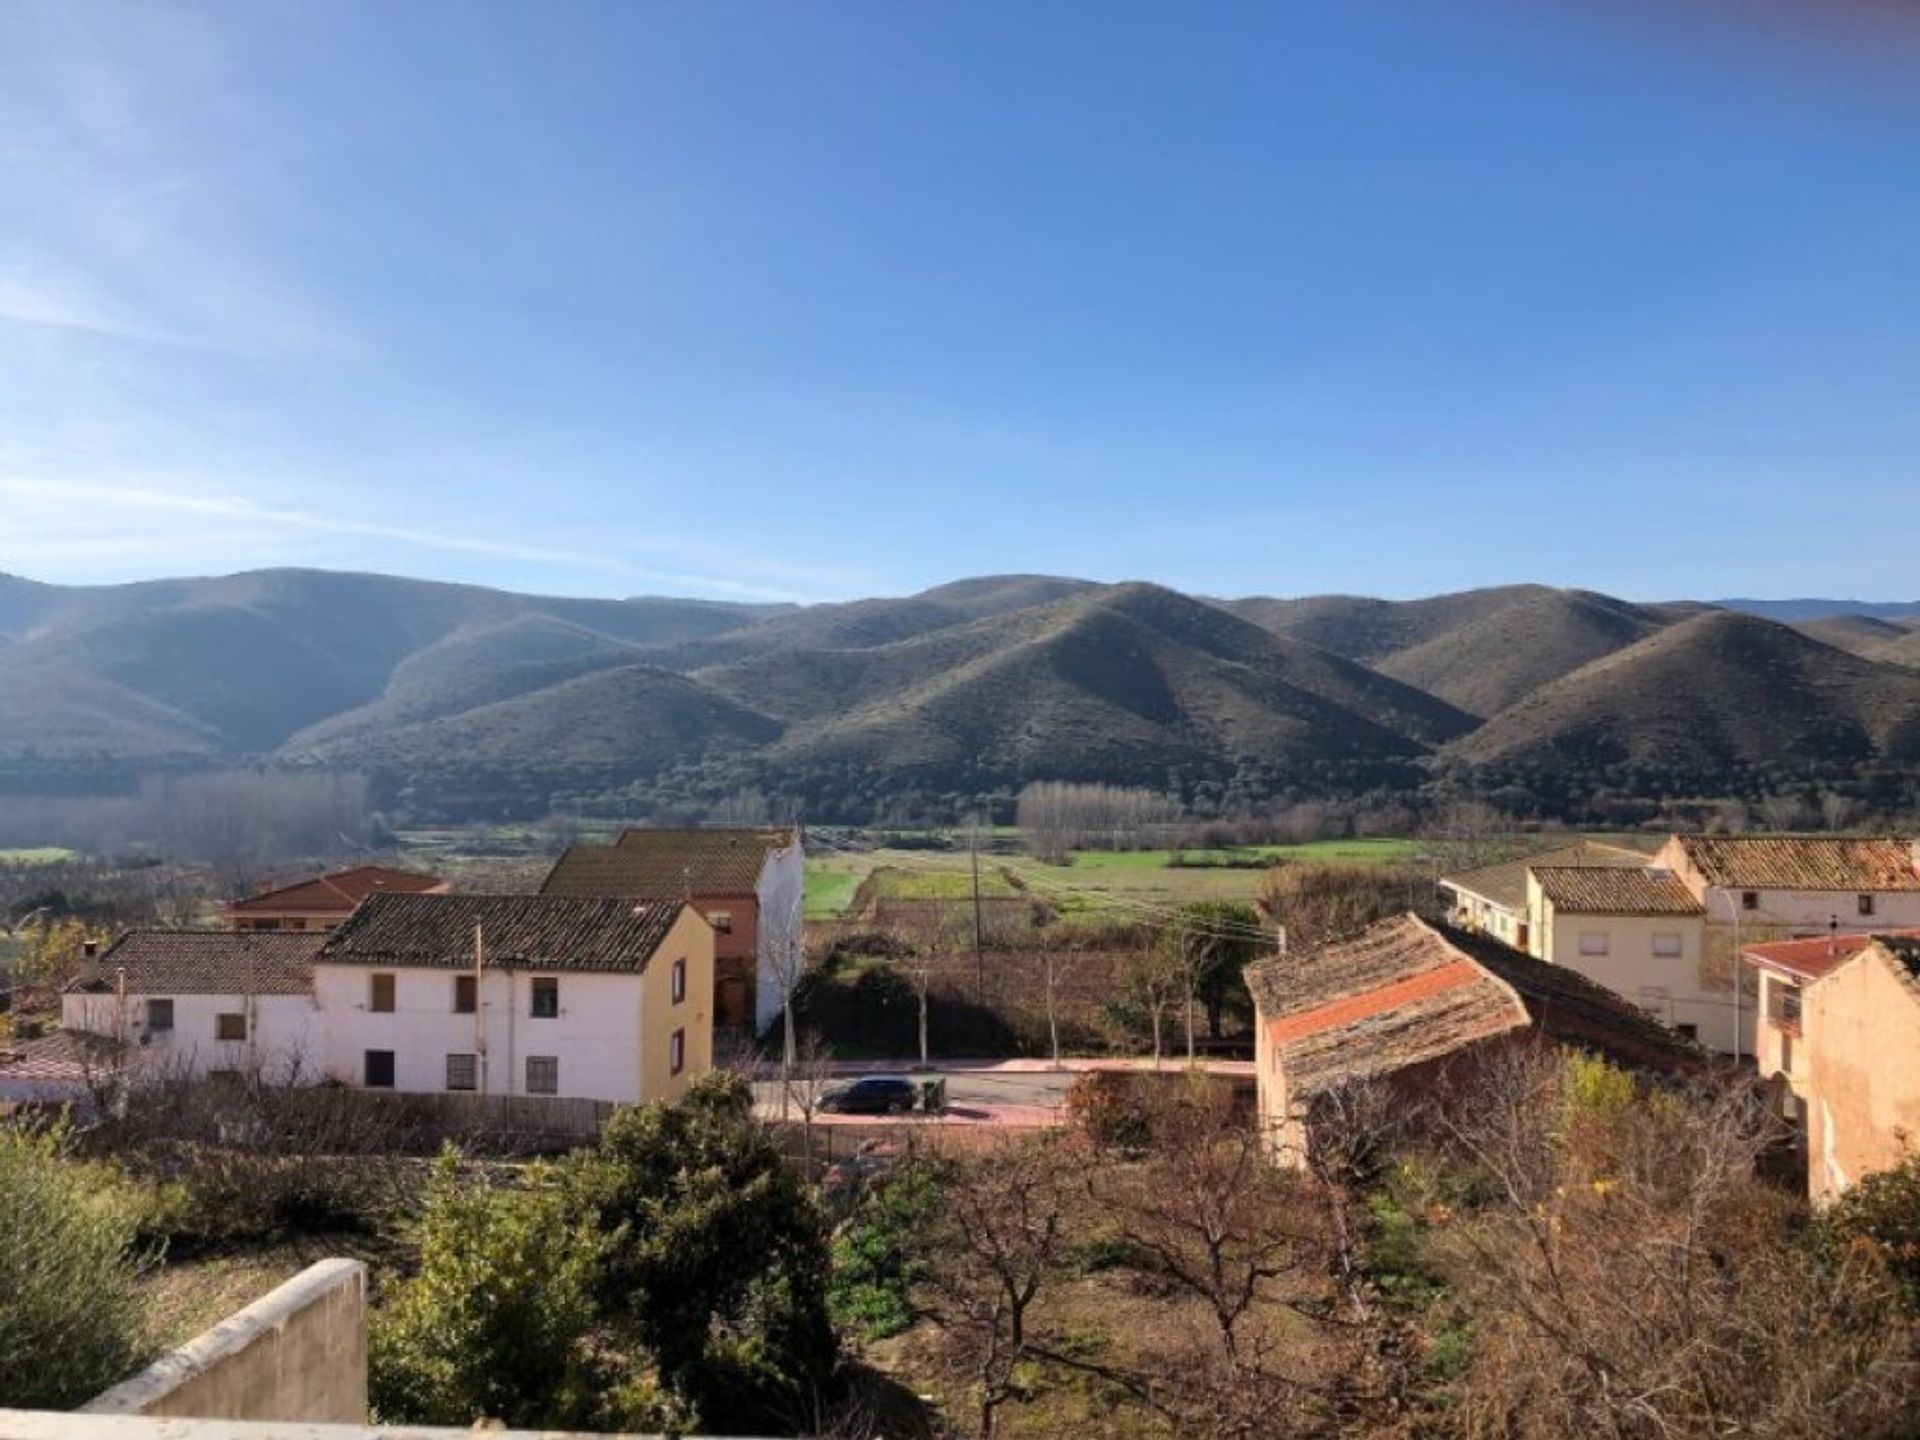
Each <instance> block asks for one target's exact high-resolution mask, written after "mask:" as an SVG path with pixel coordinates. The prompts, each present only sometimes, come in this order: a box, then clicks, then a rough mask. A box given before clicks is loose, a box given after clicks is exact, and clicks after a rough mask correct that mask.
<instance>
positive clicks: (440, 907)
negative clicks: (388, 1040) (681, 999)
mask: <svg viewBox="0 0 1920 1440" xmlns="http://www.w3.org/2000/svg"><path fill="white" fill-rule="evenodd" d="M683 908H685V907H684V906H682V905H681V904H680V902H678V901H667V900H656V901H633V900H609V899H583V898H579V897H574V896H551V895H374V896H371V897H369V898H368V900H367V902H366V903H365V904H364V905H362V906H361V907H360V908H359V909H358V910H356V911H354V913H353V916H352V918H351V919H349V920H347V921H346V923H345V924H343V925H341V926H340V927H339V928H338V929H337V930H334V931H332V932H330V933H328V934H326V935H323V936H321V937H320V939H321V941H322V945H321V949H320V953H319V955H318V956H317V957H316V959H317V961H318V963H320V964H322V965H378V966H383V967H389V966H390V967H392V968H395V969H402V968H408V967H430V968H437V969H454V968H460V967H468V968H471V966H472V965H473V963H474V940H475V935H474V932H475V929H476V927H477V928H478V930H479V933H480V938H481V940H482V942H483V943H484V946H485V950H486V959H487V963H488V964H490V965H513V966H520V967H533V968H538V969H542V970H590V971H605V972H610V973H636V972H638V971H641V970H644V969H645V968H646V965H647V962H648V961H649V960H651V959H652V958H653V954H654V952H655V951H656V950H658V949H659V948H660V942H661V941H663V940H665V939H666V937H667V932H668V931H669V930H671V929H672V928H673V922H674V921H675V920H676V919H678V918H679V915H680V912H681V910H682V909H683Z"/></svg>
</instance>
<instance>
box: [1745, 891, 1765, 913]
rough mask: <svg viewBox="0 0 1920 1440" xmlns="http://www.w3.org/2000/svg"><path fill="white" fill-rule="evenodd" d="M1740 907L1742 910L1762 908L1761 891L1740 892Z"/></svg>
mask: <svg viewBox="0 0 1920 1440" xmlns="http://www.w3.org/2000/svg"><path fill="white" fill-rule="evenodd" d="M1740 908H1741V909H1742V910H1758V909H1759V908H1760V892H1759V891H1758V890H1742V891H1741V892H1740Z"/></svg>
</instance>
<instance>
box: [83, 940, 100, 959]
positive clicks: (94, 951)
mask: <svg viewBox="0 0 1920 1440" xmlns="http://www.w3.org/2000/svg"><path fill="white" fill-rule="evenodd" d="M99 956H100V942H99V941H98V940H82V941H81V942H80V958H81V959H82V960H95V959H98V958H99Z"/></svg>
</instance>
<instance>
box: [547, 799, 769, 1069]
mask: <svg viewBox="0 0 1920 1440" xmlns="http://www.w3.org/2000/svg"><path fill="white" fill-rule="evenodd" d="M806 885H807V876H806V856H805V853H804V849H803V847H802V844H801V840H800V835H799V832H798V831H796V830H791V829H760V830H718V829H694V830H627V831H625V832H623V833H622V834H621V836H620V838H619V839H618V840H617V841H615V842H614V843H613V844H611V845H574V846H572V847H570V848H569V849H568V850H567V852H566V853H565V854H563V855H562V856H561V857H560V859H559V860H558V861H557V862H556V863H555V865H554V867H553V869H552V871H551V872H550V873H549V874H548V876H547V878H546V882H545V883H544V884H542V885H541V887H540V893H541V894H542V895H550V896H586V897H600V898H616V899H631V900H672V901H684V902H685V903H687V904H690V905H692V906H693V907H694V908H695V909H696V910H698V911H699V912H700V913H701V914H702V915H704V916H706V918H707V920H708V922H709V923H710V924H711V925H712V926H713V929H714V934H715V946H716V948H715V952H714V957H715V958H714V966H715V968H714V989H713V1014H714V1024H715V1025H716V1026H717V1027H718V1028H720V1029H722V1030H724V1031H729V1032H732V1033H734V1034H735V1035H746V1036H749V1037H750V1035H751V1034H759V1033H763V1032H765V1030H766V1029H767V1027H768V1026H770V1025H771V1024H772V1023H773V1022H774V1020H775V1019H776V1018H777V1017H778V1016H779V1014H780V1011H781V1007H782V1003H783V1000H784V998H785V997H784V984H785V981H797V979H798V977H799V974H800V970H801V966H802V963H803V959H804V956H805V954H806V928H805V903H806ZM783 977H785V980H783Z"/></svg>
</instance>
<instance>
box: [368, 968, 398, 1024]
mask: <svg viewBox="0 0 1920 1440" xmlns="http://www.w3.org/2000/svg"><path fill="white" fill-rule="evenodd" d="M367 1009H369V1010H372V1011H374V1012H375V1013H376V1014H380V1015H391V1014H392V1013H393V976H391V975H369V976H368V977H367Z"/></svg>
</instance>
